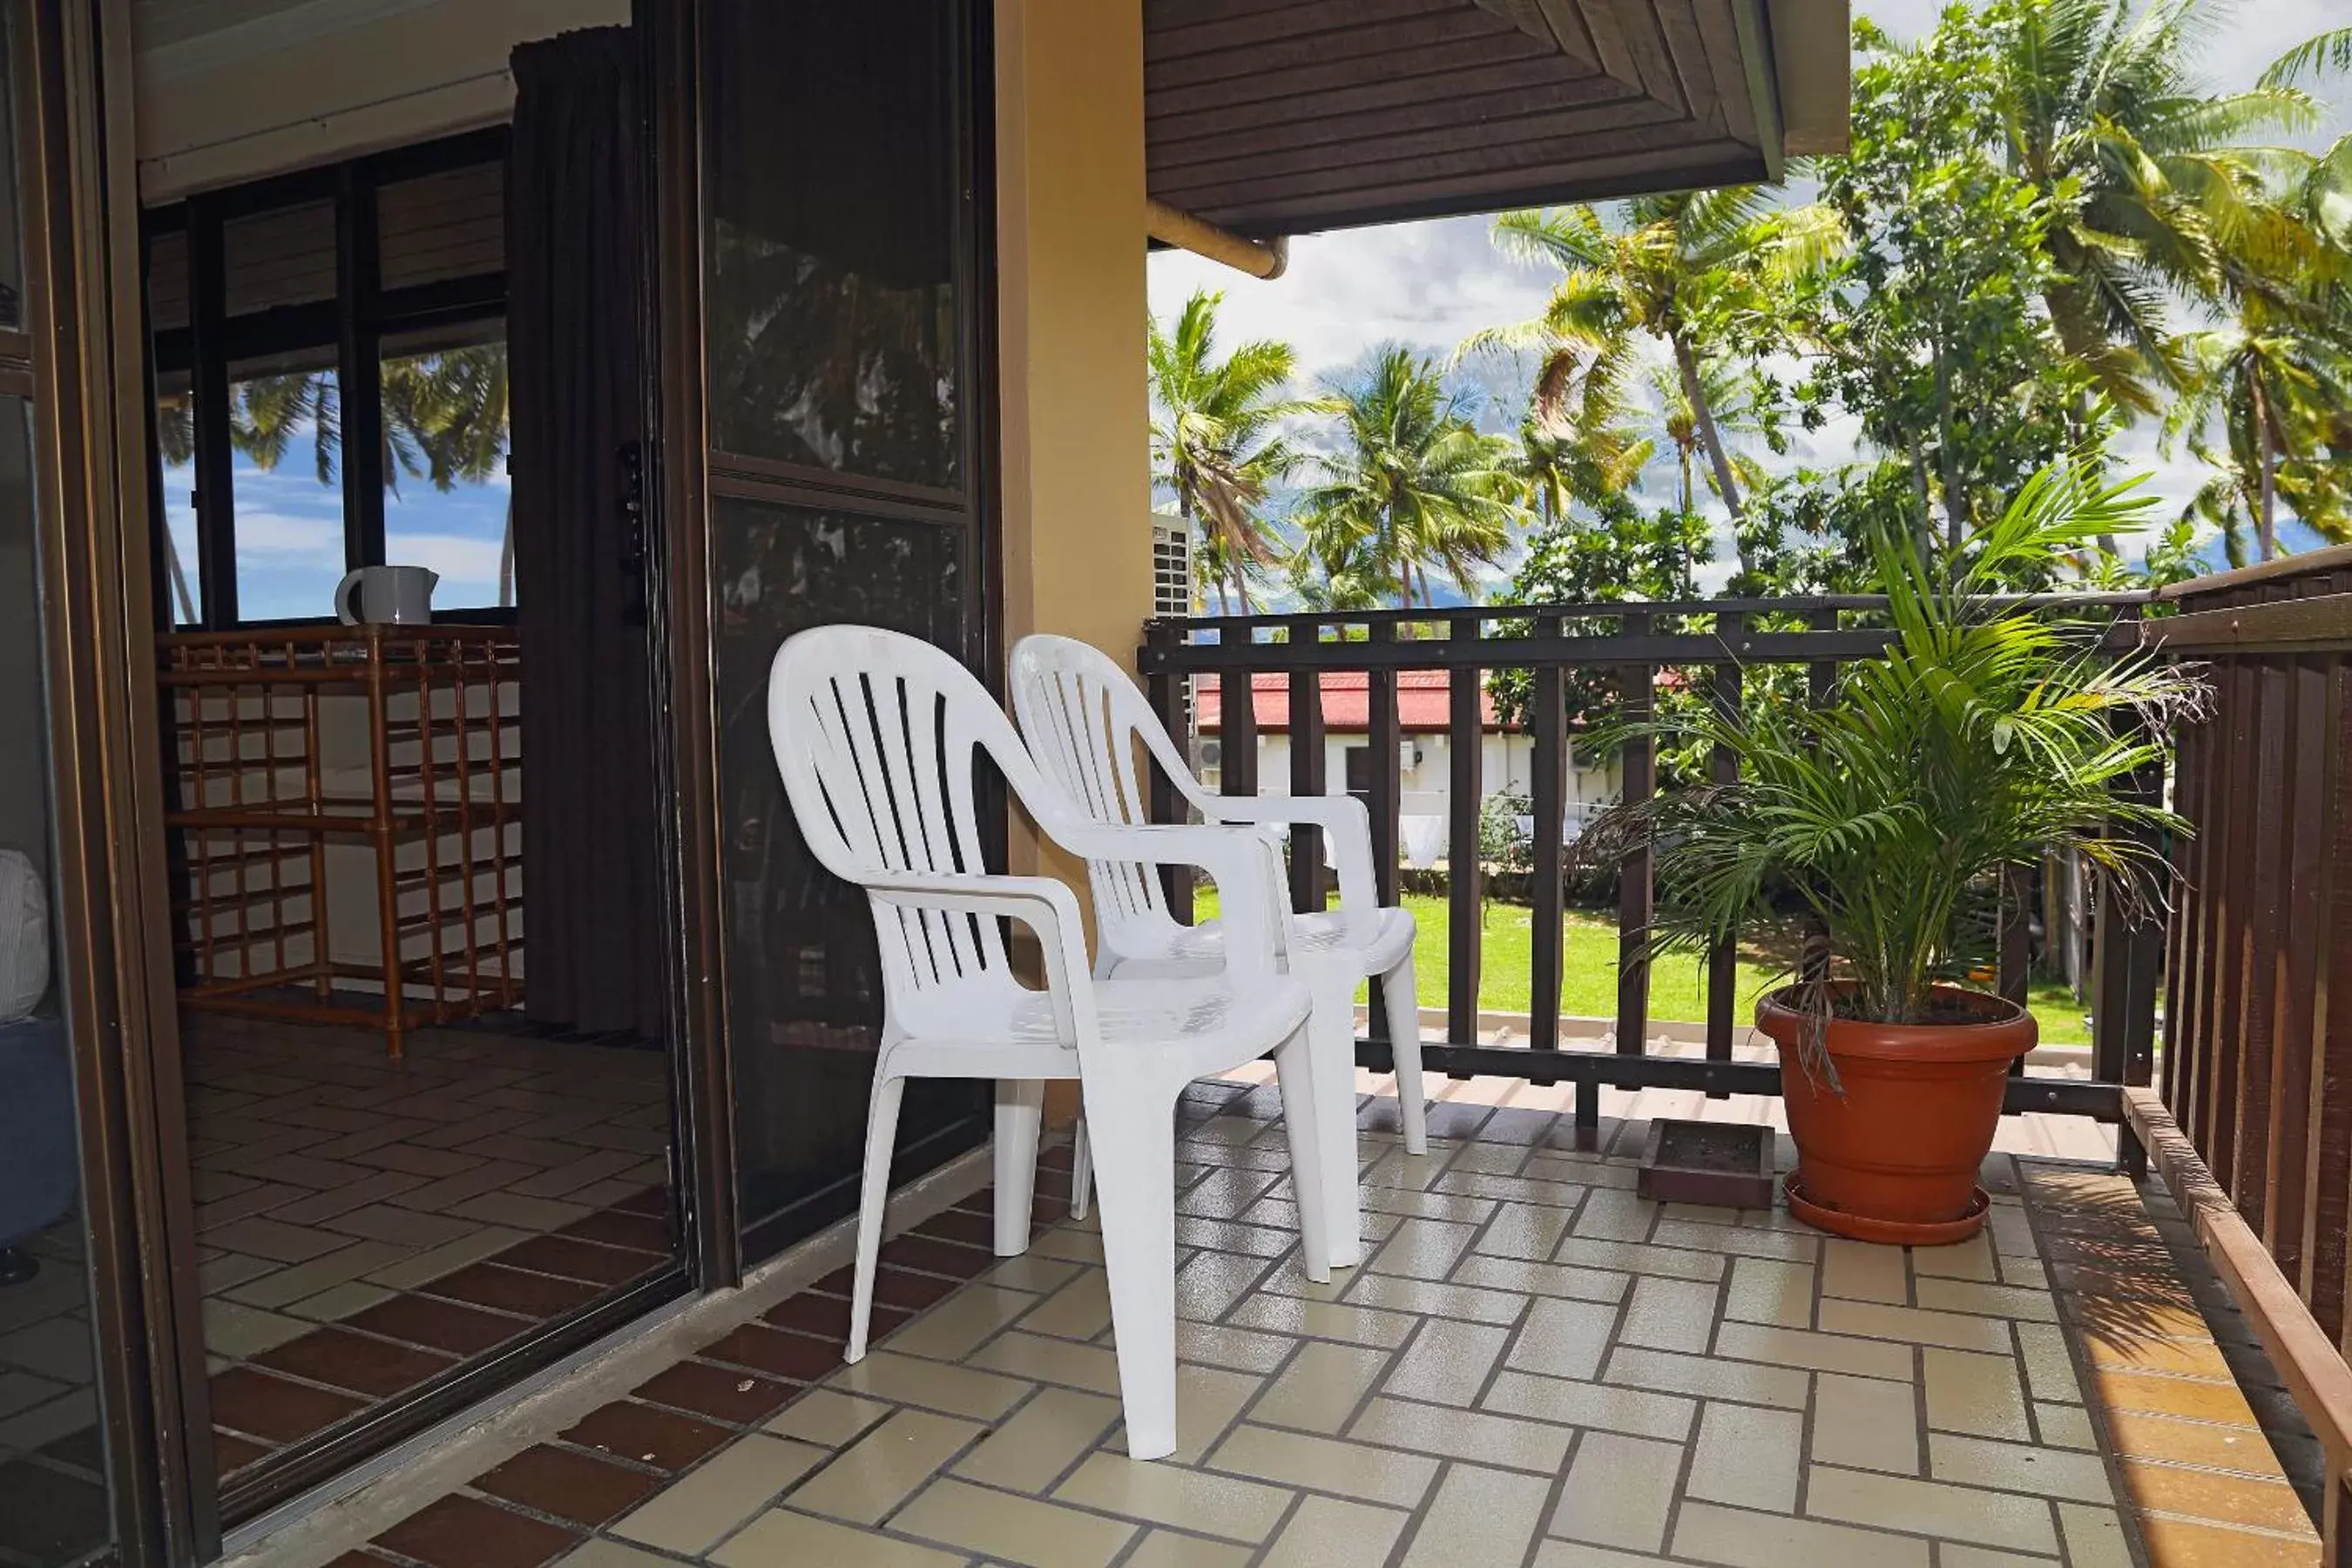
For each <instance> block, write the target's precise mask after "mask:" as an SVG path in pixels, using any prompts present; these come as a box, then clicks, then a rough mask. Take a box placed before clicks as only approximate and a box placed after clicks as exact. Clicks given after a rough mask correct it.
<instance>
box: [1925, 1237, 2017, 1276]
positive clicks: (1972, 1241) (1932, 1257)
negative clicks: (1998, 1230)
mask: <svg viewBox="0 0 2352 1568" xmlns="http://www.w3.org/2000/svg"><path fill="white" fill-rule="evenodd" d="M1911 1272H1912V1274H1913V1276H1914V1277H1915V1278H1916V1279H1975V1280H1979V1281H1981V1282H1983V1283H1986V1284H1990V1283H1992V1282H1994V1281H1995V1280H1997V1279H2000V1274H1999V1272H1998V1271H1997V1267H1996V1265H1995V1263H1994V1261H1993V1251H1992V1238H1991V1237H1989V1236H1987V1235H1985V1233H1984V1232H1982V1231H1979V1232H1977V1234H1976V1235H1974V1236H1972V1237H1969V1238H1968V1240H1966V1241H1962V1242H1955V1243H1954V1244H1953V1245H1951V1246H1950V1247H1917V1248H1915V1249H1914V1250H1913V1252H1912V1254H1911Z"/></svg>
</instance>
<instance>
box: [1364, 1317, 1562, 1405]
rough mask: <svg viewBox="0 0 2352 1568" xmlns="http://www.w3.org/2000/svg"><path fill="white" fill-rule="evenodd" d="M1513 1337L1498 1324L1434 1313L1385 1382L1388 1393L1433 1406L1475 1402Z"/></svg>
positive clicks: (1384, 1385) (1383, 1385) (1384, 1386)
mask: <svg viewBox="0 0 2352 1568" xmlns="http://www.w3.org/2000/svg"><path fill="white" fill-rule="evenodd" d="M1529 1331H1530V1332H1532V1331H1533V1329H1532V1327H1530V1330H1529ZM1510 1337H1511V1333H1510V1331H1509V1330H1508V1329H1507V1328H1503V1327H1501V1326H1499V1325H1496V1324H1491V1323H1464V1322H1456V1321H1453V1320H1451V1319H1445V1318H1433V1319H1431V1320H1429V1321H1427V1322H1425V1323H1423V1325H1422V1327H1421V1333H1420V1334H1419V1335H1418V1336H1417V1337H1416V1338H1415V1339H1414V1340H1413V1342H1412V1344H1411V1345H1410V1346H1408V1347H1406V1349H1405V1352H1404V1353H1403V1354H1402V1356H1400V1357H1399V1358H1398V1360H1397V1363H1396V1370H1395V1371H1393V1372H1391V1373H1389V1376H1388V1381H1387V1382H1386V1383H1385V1384H1382V1385H1381V1386H1382V1387H1383V1388H1384V1389H1385V1391H1386V1392H1388V1393H1390V1394H1398V1395H1401V1396H1402V1397H1403V1398H1406V1399H1420V1400H1425V1401H1427V1402H1429V1403H1430V1404H1433V1405H1468V1404H1471V1403H1472V1402H1474V1401H1475V1400H1476V1398H1477V1397H1478V1391H1479V1390H1480V1389H1482V1388H1484V1387H1485V1386H1486V1377H1487V1374H1488V1373H1491V1372H1493V1371H1494V1369H1495V1362H1496V1359H1497V1358H1498V1357H1500V1356H1501V1355H1502V1353H1503V1347H1504V1346H1505V1345H1506V1344H1507V1343H1509V1342H1510Z"/></svg>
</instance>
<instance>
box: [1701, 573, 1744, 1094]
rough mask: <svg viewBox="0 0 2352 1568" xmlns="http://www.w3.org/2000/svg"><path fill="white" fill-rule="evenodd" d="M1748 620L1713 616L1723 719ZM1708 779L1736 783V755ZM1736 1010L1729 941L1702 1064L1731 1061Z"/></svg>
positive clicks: (1709, 992)
mask: <svg viewBox="0 0 2352 1568" xmlns="http://www.w3.org/2000/svg"><path fill="white" fill-rule="evenodd" d="M1747 630H1748V617H1747V616H1736V615H1726V616H1717V617H1716V635H1717V636H1718V637H1721V638H1722V639H1723V644H1724V647H1725V648H1726V649H1727V650H1728V653H1729V655H1730V656H1732V657H1727V658H1724V659H1722V660H1720V661H1718V662H1717V664H1716V665H1715V667H1714V679H1713V683H1712V684H1713V690H1712V693H1711V696H1712V699H1713V700H1714V702H1715V705H1716V708H1717V711H1719V712H1722V713H1724V714H1726V715H1727V716H1736V715H1737V714H1738V712H1739V706H1740V700H1741V697H1742V695H1743V688H1744V684H1745V683H1744V681H1743V679H1742V677H1741V670H1740V665H1739V661H1738V658H1737V657H1736V656H1737V655H1738V651H1739V649H1740V647H1742V646H1743V645H1744V643H1745V641H1746V633H1747ZM1707 776H1708V777H1709V778H1711V779H1713V780H1714V781H1715V782H1716V783H1717V784H1737V783H1738V782H1739V755H1738V752H1734V751H1732V750H1731V749H1730V748H1729V747H1728V746H1717V748H1716V749H1715V754H1714V755H1713V756H1710V757H1709V758H1707ZM1738 1006H1739V940H1738V937H1736V936H1735V937H1732V938H1730V939H1728V940H1727V941H1723V942H1716V943H1715V944H1713V945H1712V946H1711V947H1709V948H1708V949H1707V954H1706V1059H1707V1060H1709V1061H1711V1062H1727V1061H1729V1060H1730V1059H1731V1042H1732V1039H1733V1037H1734V1036H1735V1035H1737V1034H1738V1032H1739V1031H1738V1018H1737V1017H1736V1016H1735V1015H1736V1014H1737V1012H1738ZM1707 1098H1709V1099H1710V1100H1727V1099H1729V1098H1730V1096H1729V1095H1728V1094H1724V1093H1716V1094H1710V1095H1709V1096H1708V1097H1707Z"/></svg>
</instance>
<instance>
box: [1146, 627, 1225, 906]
mask: <svg viewBox="0 0 2352 1568" xmlns="http://www.w3.org/2000/svg"><path fill="white" fill-rule="evenodd" d="M1143 635H1144V640H1145V641H1146V642H1147V643H1149V644H1150V646H1151V647H1153V648H1155V649H1158V650H1160V652H1161V653H1162V655H1163V658H1164V656H1165V655H1166V654H1167V653H1170V652H1172V651H1173V650H1174V649H1175V648H1176V647H1179V646H1180V645H1181V643H1182V641H1183V635H1184V634H1183V627H1182V626H1181V624H1179V623H1177V622H1173V621H1150V622H1147V623H1145V626H1144V632H1143ZM1220 635H1222V634H1220ZM1189 679H1190V678H1189V677H1187V676H1184V675H1181V674H1180V673H1178V672H1177V671H1176V670H1175V669H1173V668H1171V667H1170V666H1169V665H1167V664H1166V663H1164V662H1163V663H1162V664H1160V666H1159V667H1158V668H1155V669H1154V670H1153V671H1152V673H1151V676H1150V680H1149V682H1148V683H1147V684H1148V685H1149V688H1150V698H1151V706H1152V707H1153V708H1154V709H1156V710H1158V711H1159V714H1160V723H1161V724H1162V725H1164V726H1165V727H1166V728H1167V731H1168V733H1169V734H1170V735H1171V736H1173V737H1174V738H1175V741H1176V744H1177V746H1178V748H1179V749H1180V750H1185V751H1188V752H1189V750H1190V747H1189V744H1188V742H1190V741H1191V740H1192V704H1191V703H1190V702H1188V701H1186V700H1185V698H1186V696H1187V690H1186V685H1187V682H1188V680H1189ZM1150 773H1151V783H1150V786H1149V789H1150V809H1151V820H1152V821H1154V822H1181V821H1182V820H1183V819H1184V818H1183V814H1182V812H1181V810H1180V809H1179V806H1180V805H1181V800H1182V797H1181V796H1180V795H1178V794H1177V793H1176V786H1175V785H1174V784H1171V783H1170V782H1169V781H1168V780H1167V779H1166V778H1164V777H1162V776H1161V775H1160V770H1159V769H1158V768H1153V769H1151V770H1150ZM1160 891H1161V892H1162V893H1163V894H1164V895H1165V896H1166V898H1167V900H1168V912H1169V913H1170V914H1171V915H1173V916H1174V917H1175V918H1176V921H1177V922H1178V923H1179V924H1181V925H1191V924H1192V868H1190V867H1185V866H1163V867H1161V868H1160Z"/></svg>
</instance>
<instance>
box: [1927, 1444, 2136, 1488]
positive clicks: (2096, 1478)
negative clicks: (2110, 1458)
mask: <svg viewBox="0 0 2352 1568" xmlns="http://www.w3.org/2000/svg"><path fill="white" fill-rule="evenodd" d="M1927 1473H1928V1474H1929V1475H1931V1476H1933V1477H1935V1479H1937V1480H1939V1481H1955V1482H1958V1484H1960V1485H1962V1486H1970V1487H1993V1488H1996V1489H2000V1490H2001V1491H2012V1492H2032V1493H2033V1494H2034V1495H2035V1496H2037V1497H2046V1498H2062V1499H2064V1500H2067V1501H2069V1502H2086V1503H2093V1504H2104V1503H2108V1502H2112V1501H2114V1500H2115V1492H2114V1491H2113V1489H2110V1488H2109V1486H2108V1485H2107V1467H2106V1463H2105V1460H2103V1459H2101V1458H2099V1456H2098V1455H2096V1454H2095V1453H2092V1454H2084V1453H2080V1452H2076V1451H2074V1450H2071V1449H2065V1448H2037V1447H2033V1446H2032V1445H2031V1444H2027V1443H1990V1442H1987V1441H1986V1440H1985V1439H1983V1438H1981V1437H1964V1436H1958V1435H1956V1434H1954V1433H1950V1432H1930V1433H1929V1434H1927Z"/></svg>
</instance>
